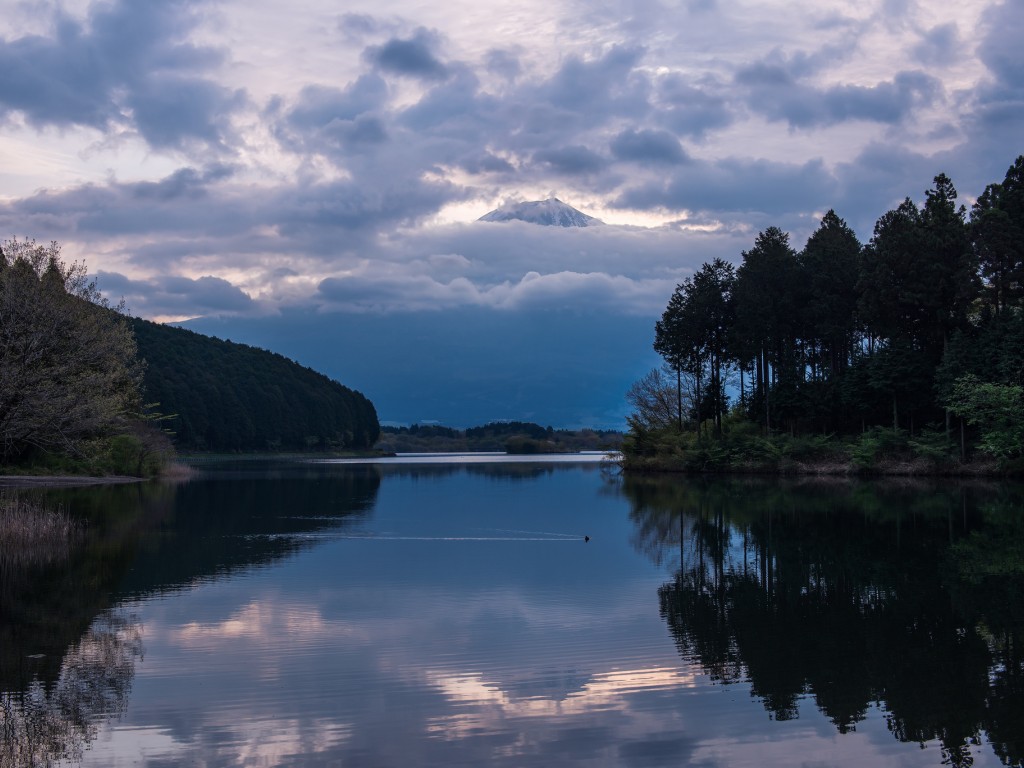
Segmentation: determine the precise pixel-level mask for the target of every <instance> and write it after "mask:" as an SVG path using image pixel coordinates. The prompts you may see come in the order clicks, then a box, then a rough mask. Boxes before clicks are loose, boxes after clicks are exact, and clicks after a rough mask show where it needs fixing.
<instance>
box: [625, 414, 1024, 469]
mask: <svg viewBox="0 0 1024 768" xmlns="http://www.w3.org/2000/svg"><path fill="white" fill-rule="evenodd" d="M730 426H731V428H730V429H729V430H728V431H725V432H723V434H721V435H714V434H708V433H702V434H701V435H699V436H698V435H697V434H695V433H693V432H686V433H682V434H681V433H679V432H678V431H676V430H673V429H665V430H643V431H637V430H634V431H633V432H631V433H630V434H629V436H628V437H627V438H626V441H625V444H624V445H623V461H622V464H623V469H624V470H626V471H632V472H677V473H724V474H728V473H736V474H740V473H747V474H791V475H797V474H807V475H898V476H912V475H919V476H929V475H931V476H942V475H948V476H1020V475H1021V474H1024V462H1022V461H1021V460H1019V459H1018V460H1015V461H1007V460H1004V461H998V460H996V459H995V458H994V457H992V456H989V455H987V454H985V453H983V452H980V451H975V452H973V453H967V452H964V450H963V447H962V446H961V444H960V443H959V442H958V441H957V440H956V439H955V437H956V436H955V435H952V434H951V435H947V434H946V433H945V431H940V430H923V431H921V432H919V433H917V434H913V435H912V434H910V433H908V432H906V431H904V430H893V429H891V428H879V427H876V428H872V429H869V430H867V431H865V432H864V433H862V434H860V435H857V436H854V437H842V438H841V437H837V436H834V435H803V436H792V435H788V434H781V435H780V434H776V435H769V436H766V435H763V434H761V431H760V430H759V429H758V428H757V427H756V426H754V425H751V424H749V423H740V424H735V425H730Z"/></svg>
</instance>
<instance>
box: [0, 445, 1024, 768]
mask: <svg viewBox="0 0 1024 768" xmlns="http://www.w3.org/2000/svg"><path fill="white" fill-rule="evenodd" d="M49 498H50V499H51V500H56V501H58V502H61V503H63V504H65V505H66V506H67V508H69V509H70V510H71V512H72V513H73V514H75V515H77V516H80V517H82V518H83V519H86V520H88V527H87V534H86V537H85V540H84V542H83V543H82V544H81V545H79V546H78V547H77V548H75V549H73V550H72V551H71V552H70V553H64V554H65V555H66V558H65V559H64V560H63V561H59V562H56V563H49V564H47V563H41V562H40V561H39V560H38V559H36V560H31V561H26V560H24V559H19V558H18V557H16V556H14V555H12V554H11V553H4V554H3V558H2V559H0V566H2V571H0V575H2V577H3V581H2V582H0V766H3V767H4V768H7V766H10V767H11V768H14V766H23V765H26V766H27V765H46V764H48V762H61V763H68V764H73V765H78V764H85V765H96V766H119V765H125V766H127V765H147V766H168V765H202V766H241V765H244V766H275V765H289V766H292V765H298V766H307V765H346V766H421V765H431V766H433V765H437V766H451V765H474V766H483V765H499V766H501V765H507V766H530V765H536V766H554V765H594V766H619V765H621V766H669V765H672V766H676V765H694V766H742V765H751V766H766V765H767V766H773V765H774V766H790V765H808V766H812V765H813V766H818V765H829V766H833V765H836V766H847V765H849V766H853V765H856V766H864V765H871V766H889V765H891V766H938V765H942V764H946V765H958V766H966V765H975V766H992V765H1004V764H1005V765H1021V764H1022V760H1024V654H1022V648H1024V646H1022V644H1021V643H1022V640H1024V633H1022V629H1024V489H1022V488H1020V487H1018V486H1009V485H1004V484H992V485H942V486H934V485H930V484H926V483H908V482H893V483H882V484H879V483H847V482H836V481H833V482H827V481H825V482H822V481H800V482H792V481H779V480H762V481H754V480H738V479H727V480H717V481H697V480H685V479H680V478H674V479H668V480H666V479H638V480H633V479H630V480H623V479H621V478H618V477H614V476H609V475H608V474H607V473H605V472H602V470H601V468H600V466H599V465H598V464H596V463H590V464H575V463H486V462H474V463H460V462H459V461H458V460H456V459H451V460H450V463H447V464H420V463H404V464H403V463H390V464H382V465H371V464H322V465H308V464H276V465H261V464H255V463H247V464H241V465H235V466H233V467H230V466H227V467H219V468H218V467H211V468H210V469H209V470H208V471H206V472H204V474H203V475H201V476H200V477H198V478H196V479H194V480H192V481H190V482H188V483H184V484H180V485H177V486H172V485H147V486H134V487H124V486H122V487H111V488H90V489H81V490H75V491H66V490H65V491H54V492H50V493H49ZM584 535H589V536H590V537H591V540H590V542H589V543H585V542H584V540H583V537H584ZM58 554H60V553H58Z"/></svg>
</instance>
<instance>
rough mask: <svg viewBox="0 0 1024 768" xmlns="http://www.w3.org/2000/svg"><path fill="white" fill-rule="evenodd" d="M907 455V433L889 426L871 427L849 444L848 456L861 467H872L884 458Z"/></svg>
mask: <svg viewBox="0 0 1024 768" xmlns="http://www.w3.org/2000/svg"><path fill="white" fill-rule="evenodd" d="M907 455H908V445H907V433H906V432H904V431H902V430H894V429H892V428H891V427H871V428H870V429H868V430H866V431H865V432H864V433H863V434H862V435H861V436H860V437H859V438H857V439H856V440H855V441H854V442H853V443H852V444H851V445H850V458H851V459H852V460H853V463H854V464H855V465H856V466H858V467H861V468H863V469H872V468H874V467H875V466H876V465H877V464H878V463H879V461H881V460H882V459H884V458H889V459H892V458H897V457H899V458H906V457H907Z"/></svg>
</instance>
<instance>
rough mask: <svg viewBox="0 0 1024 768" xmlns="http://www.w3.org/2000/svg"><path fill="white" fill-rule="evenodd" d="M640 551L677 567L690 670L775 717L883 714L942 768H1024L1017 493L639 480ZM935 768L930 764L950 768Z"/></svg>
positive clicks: (634, 495)
mask: <svg viewBox="0 0 1024 768" xmlns="http://www.w3.org/2000/svg"><path fill="white" fill-rule="evenodd" d="M623 490H624V493H625V495H626V496H627V498H628V499H629V500H630V502H631V506H632V509H631V513H630V516H631V518H632V519H633V522H634V525H635V533H634V542H635V544H636V546H637V547H638V548H639V549H640V550H641V551H644V552H646V553H647V554H648V555H649V556H650V557H652V558H653V559H654V560H655V561H656V562H658V563H665V564H666V565H668V566H669V568H670V569H671V570H672V571H673V573H674V575H673V576H672V578H671V579H670V580H669V581H668V582H667V583H665V584H664V585H663V586H662V587H661V588H660V589H659V590H658V601H659V607H660V610H661V615H662V618H663V619H664V620H665V622H666V625H667V628H668V630H669V632H670V633H671V635H672V638H673V639H674V641H675V643H676V647H677V648H678V650H679V653H680V654H681V655H682V656H683V658H685V659H686V660H687V661H688V662H691V663H696V664H698V665H699V666H700V668H702V669H703V670H704V672H705V674H707V675H709V676H710V677H711V678H712V679H714V680H715V681H717V682H720V683H724V684H726V685H728V684H747V685H749V690H750V694H751V695H752V696H754V697H756V698H757V699H758V700H760V702H761V703H762V705H763V706H764V708H765V709H766V710H767V711H768V712H769V713H770V714H771V716H772V717H773V718H774V719H776V720H788V719H793V718H798V717H800V716H801V712H800V707H801V704H802V703H803V702H805V701H812V702H813V704H814V705H815V706H816V707H817V709H818V710H819V711H820V712H821V713H822V714H824V715H825V716H826V717H827V718H828V719H829V720H830V721H831V722H832V723H833V725H834V727H835V729H836V731H837V732H838V733H840V734H842V733H847V732H849V731H853V730H857V729H858V726H859V724H860V723H862V722H863V721H866V720H868V719H869V718H873V717H877V716H878V712H877V711H876V712H875V713H872V712H871V711H872V709H875V710H879V709H880V710H881V711H882V712H884V716H885V720H886V725H887V727H888V729H889V731H890V732H891V734H892V736H893V737H894V738H895V739H896V740H898V741H901V742H911V743H914V742H916V743H918V744H920V745H921V747H922V748H924V747H925V745H926V743H928V742H938V744H937V746H938V747H939V749H940V750H941V762H942V764H943V765H953V766H964V767H965V768H966V767H967V766H970V765H972V764H974V761H975V760H976V759H981V754H979V749H980V748H981V744H982V739H984V741H985V742H987V744H988V747H987V748H986V751H987V749H991V750H992V751H993V752H994V754H995V757H996V758H997V759H998V760H999V761H1000V762H1001V763H1002V764H1004V765H1012V766H1020V765H1024V739H1022V738H1021V734H1022V733H1024V708H1022V706H1021V702H1022V701H1024V698H1022V695H1024V655H1022V654H1021V647H1022V645H1021V642H1022V640H1024V635H1022V629H1021V622H1020V616H1021V612H1022V610H1024V601H1022V597H1024V591H1022V587H1024V558H1022V557H1021V549H1020V545H1019V542H1020V541H1021V529H1022V520H1021V515H1020V509H1021V503H1022V501H1024V497H1022V495H1021V491H1022V489H1021V487H1020V486H1017V485H1008V484H1006V485H959V486H957V485H951V484H944V485H929V484H927V483H923V482H920V481H918V482H912V483H890V484H879V483H872V484H868V483H847V482H845V481H844V483H843V484H836V483H827V482H821V481H813V482H805V483H789V484H782V483H764V482H755V481H752V480H749V479H742V480H740V479H736V478H730V479H728V480H720V479H715V480H714V481H701V480H695V481H693V482H688V483H678V482H668V481H664V480H662V479H661V478H649V477H641V478H629V479H628V480H627V481H626V482H625V484H624V486H623ZM938 762H939V760H935V763H936V764H938Z"/></svg>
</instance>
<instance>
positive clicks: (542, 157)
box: [533, 144, 608, 176]
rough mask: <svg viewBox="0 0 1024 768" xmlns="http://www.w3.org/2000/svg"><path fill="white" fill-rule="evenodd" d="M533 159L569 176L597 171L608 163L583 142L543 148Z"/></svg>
mask: <svg viewBox="0 0 1024 768" xmlns="http://www.w3.org/2000/svg"><path fill="white" fill-rule="evenodd" d="M533 159H534V161H535V162H538V163H542V164H544V165H547V166H548V167H550V168H551V170H553V171H555V172H556V173H562V174H566V175H568V176H580V175H585V174H592V173H597V172H598V171H601V170H603V169H604V168H605V166H606V165H607V164H608V161H607V160H605V158H603V157H601V155H599V154H597V153H596V152H594V151H593V150H590V149H587V148H586V147H584V146H583V145H581V144H575V145H573V146H568V147H557V148H553V149H542V150H539V151H537V152H535V153H534V155H533Z"/></svg>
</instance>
